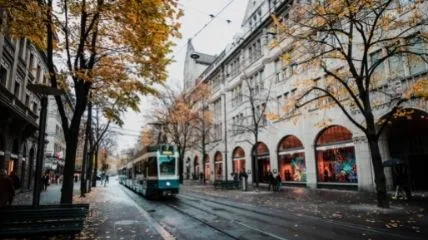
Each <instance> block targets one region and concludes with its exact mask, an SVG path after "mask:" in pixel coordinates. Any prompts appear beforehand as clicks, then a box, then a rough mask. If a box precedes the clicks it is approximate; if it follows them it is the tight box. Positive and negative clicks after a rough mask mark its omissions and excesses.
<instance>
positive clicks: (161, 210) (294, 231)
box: [111, 185, 422, 240]
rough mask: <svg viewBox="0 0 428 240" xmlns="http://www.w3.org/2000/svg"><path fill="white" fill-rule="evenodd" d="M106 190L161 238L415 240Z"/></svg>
mask: <svg viewBox="0 0 428 240" xmlns="http://www.w3.org/2000/svg"><path fill="white" fill-rule="evenodd" d="M111 187H113V188H118V189H117V190H114V191H115V192H117V191H121V192H122V193H123V198H127V200H131V201H132V202H133V203H135V205H136V206H138V208H139V211H141V213H142V214H144V215H145V217H146V218H148V219H149V221H148V222H149V223H151V226H150V227H151V229H154V230H155V231H157V232H158V233H159V238H160V239H162V238H163V239H216V240H220V239H249V240H250V239H252V240H253V239H254V240H256V239H277V240H286V239H317V240H318V239H372V240H374V239H417V238H415V237H414V236H411V237H410V236H406V235H405V234H404V233H403V234H400V233H399V232H396V231H387V230H384V229H375V228H372V227H367V226H362V225H358V224H352V223H345V222H341V221H336V220H329V219H323V218H319V217H312V216H305V215H299V214H294V213H290V212H287V211H284V210H279V209H270V208H263V207H260V206H255V205H249V204H242V203H239V202H231V201H225V200H219V199H215V198H211V197H206V196H204V197H202V196H199V195H197V194H191V193H186V194H179V195H177V196H176V197H175V198H170V199H163V200H147V199H145V198H143V197H141V196H140V195H138V194H136V193H134V192H132V191H130V190H129V189H127V188H125V187H123V186H120V185H116V186H111ZM121 195H122V194H121ZM421 239H422V238H421Z"/></svg>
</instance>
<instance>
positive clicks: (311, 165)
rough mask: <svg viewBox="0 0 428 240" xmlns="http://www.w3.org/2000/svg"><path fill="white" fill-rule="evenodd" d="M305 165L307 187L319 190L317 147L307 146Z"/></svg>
mask: <svg viewBox="0 0 428 240" xmlns="http://www.w3.org/2000/svg"><path fill="white" fill-rule="evenodd" d="M306 146H308V147H306V148H305V164H306V186H307V187H309V188H317V164H316V156H315V145H313V144H311V145H306Z"/></svg>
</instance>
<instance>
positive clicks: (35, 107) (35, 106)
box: [33, 102, 38, 113]
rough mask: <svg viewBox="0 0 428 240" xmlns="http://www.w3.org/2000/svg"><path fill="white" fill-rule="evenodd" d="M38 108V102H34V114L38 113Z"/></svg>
mask: <svg viewBox="0 0 428 240" xmlns="http://www.w3.org/2000/svg"><path fill="white" fill-rule="evenodd" d="M37 108H38V106H37V103H36V102H33V112H34V113H36V112H37Z"/></svg>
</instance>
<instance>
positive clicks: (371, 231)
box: [179, 194, 423, 240]
mask: <svg viewBox="0 0 428 240" xmlns="http://www.w3.org/2000/svg"><path fill="white" fill-rule="evenodd" d="M179 198H181V199H187V201H193V202H196V201H197V202H198V203H199V204H198V205H197V206H196V205H194V204H192V203H188V202H184V201H182V202H181V203H182V204H186V205H188V206H190V207H193V208H195V209H203V207H202V206H201V203H206V202H209V203H212V204H217V205H219V206H223V207H226V208H229V209H237V210H238V209H239V210H242V211H246V212H250V213H253V214H257V215H259V216H266V217H269V218H275V219H281V220H283V221H289V220H290V218H286V217H283V216H281V215H280V214H274V213H271V212H270V211H263V210H260V209H251V208H250V207H251V206H248V207H244V206H239V204H236V203H233V204H232V203H228V202H227V201H228V200H226V202H225V201H218V200H213V199H212V198H209V197H201V196H195V195H189V194H180V195H179ZM232 211H233V210H232ZM283 211H284V210H283ZM285 211H286V210H285ZM287 215H293V216H295V217H298V218H299V219H300V221H302V222H305V223H308V225H311V224H317V225H320V224H327V225H330V226H331V225H333V226H335V227H337V228H338V229H343V230H347V231H352V232H357V231H360V232H362V233H366V236H368V235H376V236H382V239H385V237H386V238H388V239H409V240H411V239H414V240H422V239H423V238H418V237H415V236H407V235H403V234H400V233H394V232H390V231H386V230H382V229H375V228H372V227H367V226H363V225H358V224H353V223H347V222H342V221H335V220H331V219H323V218H320V217H315V216H309V215H303V214H299V215H297V214H296V213H293V212H289V211H287ZM235 221H237V222H238V223H241V224H242V225H246V224H244V223H242V222H240V221H239V220H235ZM257 221H259V222H260V223H269V222H267V221H263V220H261V219H258V220H257ZM246 227H248V228H252V226H250V225H246ZM375 239H376V238H375Z"/></svg>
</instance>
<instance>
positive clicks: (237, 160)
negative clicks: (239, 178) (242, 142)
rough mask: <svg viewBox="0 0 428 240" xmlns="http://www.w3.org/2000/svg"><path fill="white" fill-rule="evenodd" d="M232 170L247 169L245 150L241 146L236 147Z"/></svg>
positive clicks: (236, 171) (240, 170) (237, 171)
mask: <svg viewBox="0 0 428 240" xmlns="http://www.w3.org/2000/svg"><path fill="white" fill-rule="evenodd" d="M232 171H233V172H234V173H240V172H242V171H245V152H244V149H242V148H241V147H236V148H235V149H234V150H233V153H232Z"/></svg>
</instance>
